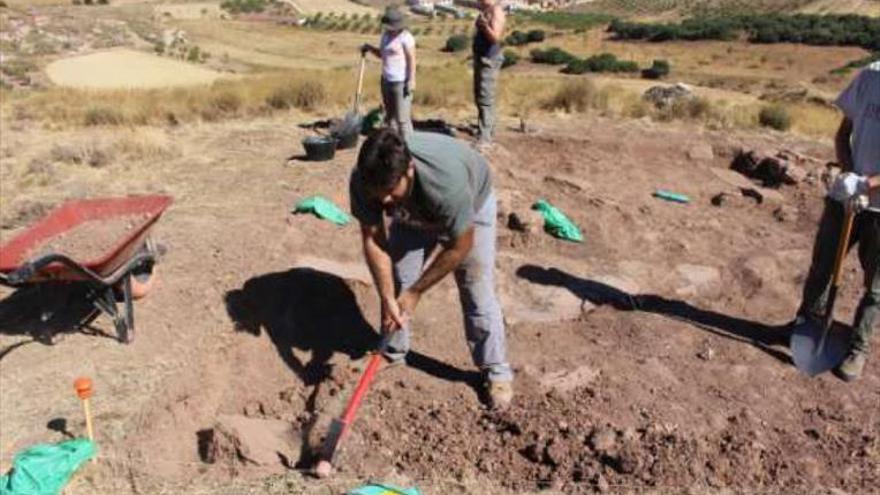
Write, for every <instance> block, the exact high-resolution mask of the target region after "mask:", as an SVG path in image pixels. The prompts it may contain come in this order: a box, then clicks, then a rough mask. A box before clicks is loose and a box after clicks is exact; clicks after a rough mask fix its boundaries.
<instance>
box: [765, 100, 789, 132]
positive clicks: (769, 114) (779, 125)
mask: <svg viewBox="0 0 880 495" xmlns="http://www.w3.org/2000/svg"><path fill="white" fill-rule="evenodd" d="M758 122H759V123H760V124H761V125H762V126H764V127H770V128H771V129H776V130H777V131H787V130H788V129H790V128H791V115H790V114H789V113H788V110H786V108H785V107H783V106H782V105H770V106H766V107H764V108H762V109H761V113H759V114H758Z"/></svg>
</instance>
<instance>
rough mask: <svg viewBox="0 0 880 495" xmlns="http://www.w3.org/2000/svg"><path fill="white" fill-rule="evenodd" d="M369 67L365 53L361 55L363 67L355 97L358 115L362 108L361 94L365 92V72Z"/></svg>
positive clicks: (355, 109)
mask: <svg viewBox="0 0 880 495" xmlns="http://www.w3.org/2000/svg"><path fill="white" fill-rule="evenodd" d="M366 66H367V57H366V55H364V54H363V53H362V54H361V67H360V69H359V70H358V85H357V93H355V95H354V113H355V115H357V113H358V110H359V109H360V106H361V94H362V93H363V91H364V70H365V69H366Z"/></svg>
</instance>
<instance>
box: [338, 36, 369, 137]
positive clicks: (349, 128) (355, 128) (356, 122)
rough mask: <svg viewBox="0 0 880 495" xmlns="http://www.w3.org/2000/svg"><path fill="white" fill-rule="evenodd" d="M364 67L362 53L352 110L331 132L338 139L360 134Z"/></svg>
mask: <svg viewBox="0 0 880 495" xmlns="http://www.w3.org/2000/svg"><path fill="white" fill-rule="evenodd" d="M366 66H367V57H366V55H365V54H363V53H362V54H361V64H360V69H359V70H358V80H357V90H356V91H355V94H354V108H352V109H351V111H350V112H348V113H347V114H345V117H343V118H342V122H340V123H339V124H338V127H337V128H336V129H334V130H333V134H335V135H336V136H337V137H338V138H340V139H344V138H345V137H350V136H351V135H352V134H354V135H357V134H360V131H361V122H362V121H363V116H361V114H360V106H361V95H362V94H363V90H364V70H365V69H366Z"/></svg>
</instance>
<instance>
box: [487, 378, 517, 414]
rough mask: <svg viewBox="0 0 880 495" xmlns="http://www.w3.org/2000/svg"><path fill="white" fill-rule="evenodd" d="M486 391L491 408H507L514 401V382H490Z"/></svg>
mask: <svg viewBox="0 0 880 495" xmlns="http://www.w3.org/2000/svg"><path fill="white" fill-rule="evenodd" d="M486 392H488V394H489V407H490V408H491V409H507V407H508V406H510V403H511V401H513V382H488V383H487V384H486Z"/></svg>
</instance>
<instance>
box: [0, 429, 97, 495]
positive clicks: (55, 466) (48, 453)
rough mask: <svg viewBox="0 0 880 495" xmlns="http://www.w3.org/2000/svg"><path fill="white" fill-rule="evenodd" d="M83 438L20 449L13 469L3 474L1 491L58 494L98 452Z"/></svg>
mask: <svg viewBox="0 0 880 495" xmlns="http://www.w3.org/2000/svg"><path fill="white" fill-rule="evenodd" d="M95 449H96V448H95V444H94V443H93V442H91V441H90V440H86V439H84V438H77V439H74V440H67V441H65V442H61V443H59V444H56V445H48V444H40V445H34V446H33V447H30V448H29V449H27V450H25V451H24V452H19V453H18V454H16V456H15V460H13V462H12V470H11V471H10V472H9V473H8V474H5V475H3V476H2V477H0V495H58V494H59V493H61V490H62V489H63V488H64V487H65V486H66V485H67V483H68V482H69V481H70V477H71V476H73V473H74V472H76V470H77V469H79V467H80V466H81V465H82V464H83V463H84V462H86V461H87V460H89V459H91V458H92V457H94V456H95Z"/></svg>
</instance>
